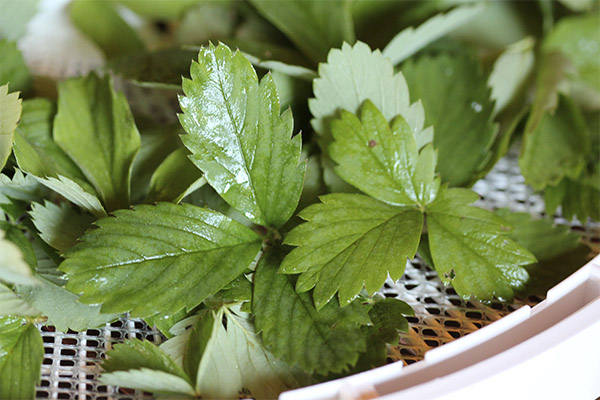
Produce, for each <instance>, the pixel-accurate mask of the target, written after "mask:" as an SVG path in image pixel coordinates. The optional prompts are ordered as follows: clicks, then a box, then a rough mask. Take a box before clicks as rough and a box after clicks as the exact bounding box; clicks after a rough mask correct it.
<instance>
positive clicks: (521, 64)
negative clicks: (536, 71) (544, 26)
mask: <svg viewBox="0 0 600 400" xmlns="http://www.w3.org/2000/svg"><path fill="white" fill-rule="evenodd" d="M534 44H535V41H534V40H533V38H531V37H528V38H525V39H523V40H521V41H518V42H517V43H514V44H512V45H510V46H508V47H507V48H506V50H504V52H503V53H502V54H500V56H499V57H498V58H497V59H496V61H495V62H494V66H493V68H492V72H491V73H490V76H489V78H488V82H487V84H488V86H489V87H490V88H492V94H491V100H493V101H494V111H493V112H492V115H493V116H495V115H498V114H499V113H500V112H502V111H503V110H504V109H505V108H506V107H507V106H509V105H510V104H511V103H512V102H513V101H514V100H515V99H516V98H517V97H519V96H520V95H522V93H523V92H524V89H525V87H526V86H527V85H528V84H529V79H530V77H531V75H532V73H533V67H534V63H535V55H534V48H533V47H534Z"/></svg>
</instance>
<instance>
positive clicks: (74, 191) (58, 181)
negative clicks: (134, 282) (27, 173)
mask: <svg viewBox="0 0 600 400" xmlns="http://www.w3.org/2000/svg"><path fill="white" fill-rule="evenodd" d="M34 178H35V180H37V181H38V182H39V183H41V184H42V185H44V186H46V187H47V188H48V189H51V190H54V191H55V192H57V193H60V195H61V196H63V197H64V198H65V199H67V200H69V201H70V202H72V203H73V204H76V205H78V206H79V207H81V208H83V209H84V210H85V211H88V212H90V213H92V214H93V215H95V216H96V217H98V218H100V217H104V216H106V211H104V207H102V204H101V203H100V200H98V197H96V195H94V194H91V193H89V192H87V191H86V190H85V189H84V188H82V187H81V186H80V185H79V184H78V183H77V182H75V181H73V180H71V179H69V178H67V177H64V176H61V175H58V178H38V177H37V176H35V177H34Z"/></svg>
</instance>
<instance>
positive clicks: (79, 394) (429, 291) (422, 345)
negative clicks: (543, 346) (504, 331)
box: [37, 153, 600, 400]
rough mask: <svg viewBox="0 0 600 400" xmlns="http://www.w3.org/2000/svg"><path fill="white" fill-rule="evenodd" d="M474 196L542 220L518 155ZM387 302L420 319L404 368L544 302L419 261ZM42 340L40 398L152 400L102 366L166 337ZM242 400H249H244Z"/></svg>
mask: <svg viewBox="0 0 600 400" xmlns="http://www.w3.org/2000/svg"><path fill="white" fill-rule="evenodd" d="M474 190H475V191H476V192H477V193H479V194H480V195H481V200H480V203H479V205H480V206H482V207H485V208H487V209H497V208H503V207H506V208H509V209H511V210H512V211H519V212H528V213H530V214H531V215H533V216H535V217H541V216H542V215H543V212H544V204H543V200H542V198H541V197H540V196H539V195H537V194H534V193H533V191H532V189H531V188H530V187H528V186H527V185H526V184H525V183H524V180H523V177H522V176H521V174H520V171H519V168H518V163H517V156H516V154H514V153H510V154H509V155H508V156H506V157H505V158H503V159H502V160H500V161H499V162H498V164H497V165H496V166H495V168H494V169H493V170H492V171H491V172H490V173H489V174H488V176H487V177H486V178H485V179H483V180H481V181H479V182H477V183H476V184H475V186H474ZM555 220H556V222H557V223H559V224H567V225H570V226H571V228H572V229H573V230H576V231H578V232H579V233H580V234H581V235H582V237H583V240H584V241H585V242H586V243H587V244H589V245H590V246H591V247H592V249H593V250H594V252H595V253H598V247H599V245H600V224H598V223H588V224H585V225H581V224H579V223H578V222H575V221H574V222H569V221H566V220H564V219H562V218H561V217H560V216H557V217H556V218H555ZM380 293H381V294H383V295H384V296H387V297H397V298H399V299H402V300H404V301H405V302H407V303H408V304H409V305H410V306H411V307H412V308H413V309H414V310H415V316H414V317H409V318H408V319H409V322H410V327H409V331H408V332H407V333H403V334H401V335H400V337H399V340H398V344H397V345H396V346H393V347H390V348H389V349H388V350H389V351H388V362H390V363H392V362H401V363H403V364H404V365H408V364H413V363H415V362H418V361H421V360H422V359H423V358H424V355H425V353H426V352H427V351H428V350H431V349H434V348H437V347H439V346H442V345H444V344H446V343H449V342H451V341H453V340H455V339H458V338H460V337H463V336H465V335H468V334H469V333H471V332H474V331H476V330H478V329H480V328H482V327H484V326H486V325H489V324H490V323H492V322H494V321H497V320H499V319H500V318H502V317H504V316H505V315H507V314H509V313H511V312H512V311H514V310H516V309H518V308H519V307H521V306H522V305H525V304H528V305H535V304H537V303H539V302H540V301H541V300H542V299H541V298H537V297H530V298H527V299H517V300H516V301H515V302H514V303H512V304H503V303H492V304H490V305H485V304H482V303H480V302H478V301H474V300H471V301H465V300H463V299H461V298H460V297H459V296H458V295H457V294H456V292H455V291H454V290H453V289H452V287H451V286H444V284H443V283H442V282H441V281H440V280H439V278H438V277H437V273H436V272H435V271H434V270H431V269H429V268H428V267H427V266H426V265H425V264H424V263H423V262H421V261H420V260H419V259H415V260H413V261H410V262H408V263H407V266H406V271H405V274H404V276H403V277H402V279H400V280H399V281H397V282H394V281H392V280H390V279H388V281H387V282H386V283H385V285H384V287H383V288H382V289H381V291H380ZM39 328H40V331H41V334H42V338H43V341H44V349H45V357H44V362H43V365H42V371H41V375H42V377H41V382H40V384H39V385H38V387H37V397H38V398H47V399H78V400H79V399H97V400H101V399H115V400H117V399H151V398H152V396H151V395H150V394H149V393H143V392H140V391H136V390H131V389H126V388H118V387H113V386H108V385H104V384H102V383H100V382H99V381H98V377H99V375H100V371H101V369H100V362H101V360H102V359H103V358H104V357H105V355H106V352H107V351H108V350H110V349H111V348H112V346H113V345H114V344H115V343H118V342H121V341H123V340H125V339H128V338H138V339H146V340H151V341H153V342H154V343H156V344H159V343H160V342H161V340H162V339H163V338H162V337H161V334H160V333H159V332H158V331H156V330H154V329H152V328H151V327H149V326H148V325H146V324H145V323H144V322H143V321H141V320H138V319H129V318H127V317H123V318H120V319H119V320H118V321H116V322H113V323H111V324H107V325H106V326H104V327H101V328H97V329H89V330H87V331H85V332H79V333H77V332H67V333H63V332H58V331H56V330H55V329H53V328H52V327H49V326H43V325H40V326H39ZM241 397H243V396H241Z"/></svg>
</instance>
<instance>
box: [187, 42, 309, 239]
mask: <svg viewBox="0 0 600 400" xmlns="http://www.w3.org/2000/svg"><path fill="white" fill-rule="evenodd" d="M191 75H192V80H186V79H184V82H183V91H184V92H185V94H186V96H185V97H181V98H180V105H181V108H182V110H183V112H184V113H183V115H180V121H181V124H182V126H183V127H184V128H185V130H186V131H187V133H188V134H187V135H183V137H182V140H183V142H184V144H185V146H186V147H187V148H188V149H189V150H190V151H191V152H192V155H191V156H190V159H191V160H192V162H193V163H194V164H195V165H196V166H197V167H198V168H200V169H201V170H202V171H203V172H204V176H205V178H206V180H207V181H208V183H209V184H210V185H211V186H212V187H213V188H215V190H216V191H217V192H218V193H219V194H220V195H221V196H222V197H223V198H224V199H225V200H226V201H227V202H228V203H229V204H231V205H232V206H233V207H235V208H236V209H237V210H239V211H240V212H242V213H243V214H244V215H245V216H246V217H248V218H250V219H251V220H252V221H254V222H255V223H257V224H259V225H266V226H273V227H276V228H277V227H280V226H282V225H283V224H284V223H285V222H287V220H288V219H289V218H290V217H291V216H292V214H293V212H294V210H295V209H296V206H297V205H298V200H299V198H300V194H301V192H302V181H303V177H304V169H305V165H304V164H300V165H298V164H299V158H300V150H301V146H302V139H301V137H300V135H296V136H294V137H293V138H292V129H293V121H292V114H291V112H290V111H289V109H288V110H287V111H285V112H284V113H283V114H282V115H280V114H279V98H278V95H277V90H276V88H275V85H274V83H273V80H272V78H271V76H270V75H268V74H267V75H265V76H264V77H263V79H262V80H261V82H260V84H259V83H258V78H257V76H256V72H255V71H254V69H253V68H252V65H251V64H250V62H249V61H248V60H247V59H246V58H244V56H243V55H242V54H241V53H240V52H237V53H235V54H232V53H231V50H230V49H229V48H228V47H227V46H225V45H224V44H219V46H218V47H216V48H215V47H214V46H213V45H210V46H209V47H208V48H202V49H201V50H200V53H199V55H198V63H196V62H194V63H193V64H192V69H191Z"/></svg>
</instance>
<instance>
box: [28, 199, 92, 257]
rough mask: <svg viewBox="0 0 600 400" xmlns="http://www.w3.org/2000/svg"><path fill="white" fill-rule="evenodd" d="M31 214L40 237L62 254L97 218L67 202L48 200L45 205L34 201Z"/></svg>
mask: <svg viewBox="0 0 600 400" xmlns="http://www.w3.org/2000/svg"><path fill="white" fill-rule="evenodd" d="M29 215H30V216H31V221H32V222H33V224H34V225H35V227H36V228H37V230H38V231H39V232H40V237H41V238H42V239H43V240H44V241H45V242H46V243H48V244H49V245H50V246H52V247H54V248H55V249H56V250H58V251H59V252H60V253H61V254H63V253H65V252H66V251H67V250H69V249H70V248H71V247H73V246H74V245H75V243H77V239H79V238H80V237H81V235H83V232H85V230H86V229H89V228H90V227H91V225H92V222H94V221H95V220H96V218H95V217H93V216H92V215H89V214H82V213H80V212H78V211H77V210H75V209H73V208H71V207H70V206H69V205H68V204H66V203H61V204H60V205H56V204H54V203H51V202H49V201H47V200H46V201H45V202H44V205H41V204H39V203H33V204H32V206H31V211H30V212H29Z"/></svg>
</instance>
